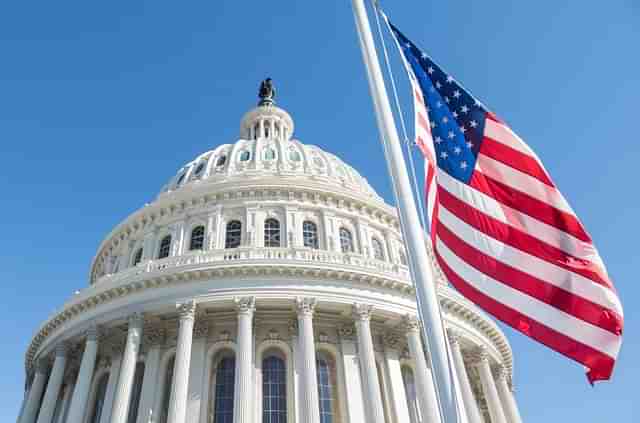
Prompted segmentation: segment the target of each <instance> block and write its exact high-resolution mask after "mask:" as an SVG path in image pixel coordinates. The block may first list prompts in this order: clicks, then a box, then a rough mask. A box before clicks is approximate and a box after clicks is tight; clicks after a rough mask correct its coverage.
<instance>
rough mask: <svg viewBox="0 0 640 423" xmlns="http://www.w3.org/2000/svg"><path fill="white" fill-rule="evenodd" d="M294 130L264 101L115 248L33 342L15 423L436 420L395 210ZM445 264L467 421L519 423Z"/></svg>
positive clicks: (104, 248)
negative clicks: (233, 137) (236, 136)
mask: <svg viewBox="0 0 640 423" xmlns="http://www.w3.org/2000/svg"><path fill="white" fill-rule="evenodd" d="M293 133H294V124H293V119H292V118H291V116H289V114H288V113H287V112H286V111H284V110H282V109H280V108H278V107H276V106H275V105H274V104H273V102H272V100H271V99H270V98H267V99H265V98H263V100H262V101H261V104H259V105H258V107H256V108H254V109H253V110H251V111H249V112H248V113H247V114H246V115H245V116H244V117H243V118H242V120H241V124H240V133H239V139H238V140H237V141H235V142H233V143H229V144H224V145H221V146H219V147H217V148H215V149H213V150H211V151H207V152H206V153H204V154H201V155H200V156H198V157H197V158H195V159H194V160H193V161H191V162H189V163H187V164H185V165H184V166H182V167H181V168H180V169H178V171H177V172H176V173H175V175H173V176H172V177H171V178H170V179H169V181H168V182H167V184H166V185H165V186H164V187H163V188H162V189H161V191H160V193H159V194H158V196H157V198H156V199H155V200H154V201H153V202H152V203H150V204H147V205H145V206H144V207H142V208H141V209H140V210H137V211H136V212H134V213H133V214H131V215H130V216H128V217H127V218H126V219H124V220H123V221H122V222H121V223H120V224H119V225H117V226H116V227H115V228H114V229H113V230H112V231H111V233H109V234H108V235H107V236H106V237H105V239H104V240H103V241H102V243H101V244H100V246H99V248H98V251H97V254H96V256H95V258H94V260H93V262H92V263H91V270H90V274H89V280H88V286H87V287H86V288H84V289H82V290H80V291H78V292H76V293H75V295H73V296H72V297H71V298H70V299H69V300H68V301H67V302H65V303H64V304H63V305H62V306H61V307H60V308H59V309H58V310H56V311H55V312H54V313H53V314H52V315H51V316H50V317H49V318H48V319H47V320H46V321H45V322H43V323H42V325H41V326H40V327H39V328H38V329H37V331H36V333H35V335H34V336H33V338H32V339H31V342H30V344H29V347H28V349H27V352H26V361H25V365H26V380H27V382H26V384H25V399H24V403H23V406H22V409H21V411H20V415H19V417H18V423H186V422H188V423H231V422H233V423H254V422H263V423H302V422H304V423H361V422H373V423H405V422H409V423H431V422H434V421H435V420H434V418H435V417H434V416H435V415H436V414H435V413H436V411H435V410H436V408H437V405H436V397H435V391H434V388H433V380H432V375H431V371H430V369H429V360H428V354H425V352H424V350H423V343H422V340H421V339H420V331H419V323H418V320H417V317H416V316H417V311H416V304H415V291H414V287H413V286H412V283H411V279H410V274H409V269H408V267H407V259H406V253H405V251H404V249H403V242H402V237H401V232H400V228H399V222H398V217H397V215H396V212H395V208H394V207H392V206H390V205H388V204H386V203H385V202H384V200H383V199H382V198H381V197H380V196H379V195H378V194H377V193H376V192H375V191H374V190H373V189H372V188H371V186H370V185H369V184H368V182H367V181H366V180H365V179H364V178H363V177H362V176H361V175H360V174H359V173H358V172H357V171H356V170H354V169H353V168H352V167H351V166H349V165H348V164H346V163H344V162H343V161H342V160H341V159H339V158H338V157H336V156H334V155H333V154H331V153H328V152H325V151H323V150H322V149H320V148H319V147H316V146H313V145H309V144H303V143H302V142H300V141H298V140H297V139H295V138H293ZM310 137H312V135H311V136H310ZM432 265H433V267H434V270H435V274H436V275H437V280H436V281H434V283H436V284H437V289H438V294H439V299H440V303H441V306H442V311H443V317H444V321H445V327H446V328H447V332H448V339H449V344H450V351H451V357H452V363H453V366H452V369H453V370H454V373H455V375H454V376H455V380H456V385H457V394H458V395H457V396H458V399H459V404H460V409H461V413H462V415H463V416H464V418H465V419H466V421H469V422H472V423H481V422H486V423H489V422H491V423H506V422H516V423H518V422H519V421H520V417H519V414H518V409H517V404H516V402H515V398H514V396H513V392H512V388H513V358H512V353H511V349H510V347H509V344H508V341H507V340H506V338H505V336H504V334H503V333H502V332H501V331H500V329H499V328H498V326H497V325H496V324H495V323H494V322H493V321H492V320H491V319H490V318H488V317H487V316H486V315H485V314H484V313H483V312H481V311H480V310H479V309H478V308H477V307H475V306H474V305H473V304H471V303H470V302H469V301H467V300H466V299H464V298H463V297H462V296H461V295H459V294H458V293H457V292H456V291H455V290H453V289H452V288H450V287H449V286H448V285H447V282H446V280H445V279H444V277H443V274H442V272H441V271H440V270H439V268H438V267H437V265H436V264H435V261H433V260H432Z"/></svg>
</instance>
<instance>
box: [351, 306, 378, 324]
mask: <svg viewBox="0 0 640 423" xmlns="http://www.w3.org/2000/svg"><path fill="white" fill-rule="evenodd" d="M352 310H353V317H354V319H356V320H360V321H369V320H371V314H373V306H372V305H370V304H362V303H354V304H353V308H352Z"/></svg>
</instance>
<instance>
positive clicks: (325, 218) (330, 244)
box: [322, 210, 340, 252]
mask: <svg viewBox="0 0 640 423" xmlns="http://www.w3.org/2000/svg"><path fill="white" fill-rule="evenodd" d="M334 218H335V215H334V214H333V213H331V212H327V211H324V210H323V211H322V229H323V234H324V245H325V248H326V249H327V250H328V251H331V252H337V251H340V239H339V237H338V236H337V231H338V230H337V229H336V227H335V220H334Z"/></svg>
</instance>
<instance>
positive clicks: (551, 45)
mask: <svg viewBox="0 0 640 423" xmlns="http://www.w3.org/2000/svg"><path fill="white" fill-rule="evenodd" d="M633 3H634V1H633V0H627V1H623V0H611V1H608V2H595V1H585V2H579V1H573V2H552V1H546V2H544V1H543V2H531V1H530V2H514V1H504V0H500V1H493V2H478V1H472V0H458V1H440V2H435V1H402V2H400V1H397V2H392V1H390V0H387V1H384V2H383V6H386V10H387V12H388V14H389V15H390V16H391V18H392V19H393V20H394V21H395V23H396V24H397V25H398V26H399V27H400V28H401V29H402V30H403V31H404V32H405V33H406V34H407V35H408V36H409V37H411V38H412V39H413V40H415V41H416V43H417V44H419V45H421V46H422V47H423V48H424V49H426V50H427V51H429V52H430V53H431V55H432V56H433V57H434V59H435V60H437V61H438V62H439V63H441V64H442V65H443V66H444V68H445V69H447V70H448V71H449V72H451V73H452V74H453V75H455V76H456V77H457V79H458V80H460V81H462V82H463V83H464V84H465V85H466V86H467V87H469V88H470V89H471V90H472V91H473V92H474V93H475V95H476V96H478V97H479V98H481V99H482V100H483V101H484V102H485V103H486V104H488V105H489V106H490V107H491V108H493V110H494V111H496V112H497V114H498V115H500V116H501V117H503V118H504V119H505V120H507V121H508V122H509V123H510V124H511V125H512V127H513V128H515V130H516V131H517V132H518V133H519V134H520V135H521V136H522V137H523V138H524V139H525V140H527V141H528V142H529V144H531V145H532V146H533V148H534V149H535V150H536V151H537V152H538V154H539V155H540V156H541V158H542V159H543V161H544V163H545V165H546V167H547V169H548V170H549V171H550V172H551V174H552V175H553V176H554V178H555V180H556V182H557V183H558V185H559V186H560V188H561V189H562V190H563V192H564V193H565V195H566V196H567V197H568V198H569V201H570V202H571V204H572V205H573V207H574V209H575V210H576V212H577V213H578V215H579V216H580V217H581V218H582V220H583V221H584V223H585V225H586V226H587V228H588V229H589V230H590V232H591V234H592V236H593V238H594V239H595V241H596V244H597V246H598V247H599V249H600V252H601V255H602V256H603V258H604V260H605V262H606V263H607V265H608V269H609V272H610V274H611V276H612V278H613V280H614V281H615V283H616V286H617V288H618V290H619V292H620V295H621V297H622V301H623V304H624V306H625V312H626V332H625V341H624V344H623V347H622V352H621V354H620V358H619V362H618V365H617V368H616V370H615V374H614V378H613V380H612V381H611V382H610V383H601V384H599V385H597V386H596V387H595V388H592V387H590V386H589V385H588V383H587V381H586V378H585V377H584V374H583V369H582V368H581V367H580V366H578V365H576V364H574V363H572V362H569V361H568V360H566V359H564V358H563V357H561V356H559V355H558V354H556V353H553V352H551V351H549V350H546V349H545V348H543V347H540V346H538V345H536V344H534V343H532V342H530V341H529V340H527V339H526V338H524V337H523V336H521V335H519V334H517V333H514V332H513V331H511V330H506V332H507V335H508V336H509V339H510V341H511V343H512V346H513V350H514V353H515V365H516V376H515V382H516V385H517V397H518V401H519V403H520V407H521V410H522V414H523V417H524V420H525V422H528V423H529V422H555V421H557V422H561V421H562V422H581V423H586V422H593V423H603V422H607V423H608V422H637V421H640V410H639V409H638V405H637V401H638V396H637V383H638V377H640V372H639V370H638V369H639V367H640V366H639V365H638V356H639V355H640V342H639V339H638V336H639V335H640V334H639V333H638V323H640V322H639V320H640V318H639V316H638V312H637V308H638V303H639V302H638V296H639V294H640V288H639V287H638V285H637V280H636V278H637V273H638V272H637V266H638V264H639V263H640V260H639V258H640V255H639V253H638V249H637V247H636V242H635V241H634V240H635V239H637V237H638V230H637V219H638V216H639V215H640V210H639V204H640V199H639V195H638V194H639V190H638V188H637V179H636V176H635V175H636V174H637V163H638V162H640V148H639V147H638V136H637V134H638V122H639V119H638V110H639V105H640V103H639V96H638V94H639V92H640V89H639V88H640V82H639V81H640V78H639V77H638V75H639V70H640V69H639V68H640V55H639V54H638V45H639V43H640V39H639V32H640V30H639V21H640V6H638V3H637V2H635V4H633ZM394 57H395V58H396V59H397V56H395V53H394ZM396 64H397V60H396ZM396 69H397V73H398V74H399V75H400V74H401V72H400V68H398V67H396ZM266 76H271V77H272V78H274V80H275V82H276V84H277V88H278V101H279V104H280V105H282V106H283V107H285V108H286V109H288V110H289V111H290V112H291V114H292V115H293V116H294V119H295V121H296V135H297V137H299V138H300V139H301V140H302V141H303V142H306V143H311V144H317V145H320V146H322V147H323V148H325V149H327V150H329V151H332V152H334V153H336V154H337V155H339V156H341V157H342V158H343V159H344V160H345V161H347V162H349V163H351V164H352V165H353V166H354V167H355V168H356V169H359V170H360V171H361V172H362V174H363V175H364V176H365V177H367V178H368V179H369V181H370V182H371V183H372V185H373V186H374V187H375V188H376V189H377V190H378V191H379V192H380V193H381V194H382V195H384V197H385V198H387V199H388V200H391V197H392V196H391V193H390V191H389V183H388V179H387V175H386V172H383V171H381V170H382V169H385V167H384V163H383V157H382V153H381V149H380V147H379V143H378V136H377V132H376V127H375V122H374V117H373V114H372V106H371V100H370V98H369V93H368V87H367V83H366V79H365V73H364V68H363V64H362V60H361V56H360V51H359V49H358V44H357V38H356V34H355V29H354V25H353V17H352V11H351V6H350V2H349V1H347V0H342V1H314V2H311V1H284V0H279V1H269V2H267V1H251V2H249V1H244V2H241V1H237V0H236V1H226V0H225V1H223V0H217V1H206V2H205V1H194V2H180V3H176V2H167V1H147V2H143V1H110V2H87V1H62V2H60V1H59V2H50V1H22V2H2V5H0V158H1V160H2V162H1V175H2V178H0V192H1V193H2V205H3V207H2V210H1V212H0V222H2V223H1V225H2V228H1V231H0V233H1V234H2V236H1V241H0V259H1V260H2V262H1V265H0V281H1V283H0V313H1V317H2V320H1V321H2V323H3V325H2V330H3V332H2V335H3V342H2V346H3V347H2V348H1V349H0V374H2V378H1V379H0V421H3V422H4V421H6V422H11V421H14V419H15V416H16V414H17V412H18V408H19V405H20V402H21V399H22V385H23V381H24V380H23V378H24V374H23V354H24V351H25V348H26V345H27V342H28V341H29V337H30V336H31V334H32V333H33V331H34V329H35V328H36V327H37V325H38V324H39V323H40V322H41V321H42V320H43V319H45V318H46V316H47V315H48V314H49V313H50V312H51V311H52V310H53V309H54V308H56V307H58V306H59V305H61V304H62V302H63V301H64V300H65V299H66V298H67V297H69V295H70V294H71V293H72V292H73V291H74V290H76V289H78V288H81V287H84V286H85V285H86V284H87V274H88V270H89V263H90V260H91V258H92V256H93V254H94V252H95V249H96V248H97V246H98V244H99V242H100V241H101V239H102V237H103V236H104V235H105V234H107V233H108V232H109V231H110V230H111V228H112V227H113V226H115V225H116V224H117V223H118V222H119V221H120V220H121V219H123V218H124V217H125V216H127V215H128V214H129V213H131V212H132V211H134V210H135V209H137V208H138V207H140V206H142V205H143V204H144V203H145V202H148V201H150V200H152V199H153V198H154V196H155V195H156V193H157V191H158V190H159V189H160V187H161V186H162V185H163V184H164V183H165V182H166V181H167V180H168V178H169V177H170V176H172V175H173V174H174V172H175V171H176V170H177V169H178V167H180V166H181V165H182V164H183V163H184V162H186V161H188V160H191V159H192V158H194V157H195V156H196V155H197V154H199V153H201V152H203V151H205V150H207V149H210V148H212V147H213V146H215V145H218V144H220V143H228V142H233V141H234V140H235V139H236V138H237V135H238V134H237V132H238V125H239V119H240V117H241V115H242V114H243V113H244V112H245V111H247V110H248V109H249V108H250V107H252V106H253V105H254V104H255V101H256V98H255V96H256V90H257V87H258V83H259V81H260V80H261V79H263V78H264V77H266ZM399 82H400V86H401V88H402V90H403V93H404V91H406V89H407V85H406V83H405V82H406V81H405V80H404V79H400V81H399ZM407 98H408V97H407V96H406V95H403V100H404V101H405V108H406V109H407V111H410V106H409V104H410V103H407V102H406V100H407ZM634 400H635V401H634ZM634 402H635V404H634ZM634 408H635V410H634ZM634 414H635V415H634ZM634 417H635V418H634Z"/></svg>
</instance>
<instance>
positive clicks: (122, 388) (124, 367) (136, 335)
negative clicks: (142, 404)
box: [111, 313, 143, 423]
mask: <svg viewBox="0 0 640 423" xmlns="http://www.w3.org/2000/svg"><path fill="white" fill-rule="evenodd" d="M142 323H143V318H142V314H141V313H134V314H133V315H131V316H130V317H129V327H128V329H127V341H126V344H125V347H124V353H123V354H122V363H121V364H120V377H119V378H118V385H117V386H116V392H115V397H114V400H113V409H112V411H111V423H125V422H126V420H127V417H128V416H129V405H130V400H131V389H132V387H133V377H134V374H135V371H136V363H137V362H138V353H139V351H140V341H141V337H142Z"/></svg>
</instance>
